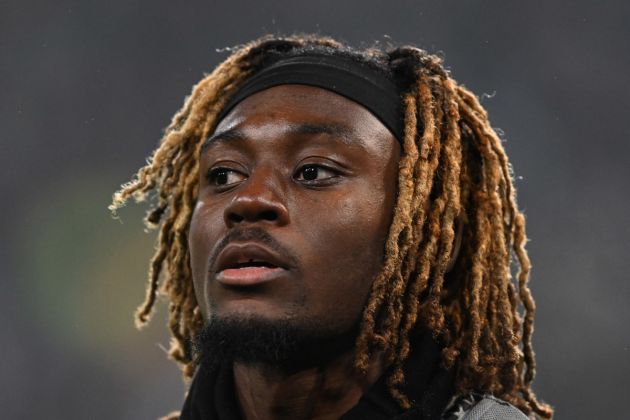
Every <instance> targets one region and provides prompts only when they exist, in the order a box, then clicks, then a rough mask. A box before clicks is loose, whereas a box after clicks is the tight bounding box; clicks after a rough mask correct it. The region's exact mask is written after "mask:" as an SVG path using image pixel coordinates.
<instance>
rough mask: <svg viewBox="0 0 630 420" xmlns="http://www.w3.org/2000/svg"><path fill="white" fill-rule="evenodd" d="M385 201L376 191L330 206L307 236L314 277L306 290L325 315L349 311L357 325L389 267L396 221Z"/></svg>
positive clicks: (344, 198)
mask: <svg viewBox="0 0 630 420" xmlns="http://www.w3.org/2000/svg"><path fill="white" fill-rule="evenodd" d="M383 197H384V196H383V194H381V193H380V191H379V190H378V189H377V190H376V191H375V190H374V189H372V190H368V191H361V192H355V193H353V194H344V195H342V196H340V197H336V199H334V200H325V203H326V205H325V208H321V209H318V211H317V213H315V215H314V217H313V219H312V223H310V224H308V225H305V227H304V229H303V230H302V232H303V233H304V235H305V236H306V238H305V239H306V240H307V243H308V244H309V245H310V249H309V252H308V255H309V256H310V258H309V259H308V262H307V264H308V268H307V270H308V271H307V272H309V273H312V275H311V274H309V275H308V278H307V279H306V280H307V281H306V285H305V286H306V287H307V288H308V289H309V291H310V293H309V294H310V295H312V296H314V300H313V302H312V303H313V304H314V305H315V306H317V307H319V309H320V310H321V311H323V313H329V314H332V313H338V312H339V311H345V312H346V313H347V316H348V317H349V318H353V319H354V318H355V317H356V316H357V315H358V314H360V312H361V310H362V308H363V305H364V303H365V300H366V298H367V295H368V293H369V290H370V289H371V285H372V281H373V279H374V277H375V276H376V275H377V274H378V272H379V271H380V268H381V265H382V261H383V254H384V244H385V239H386V236H387V231H388V228H389V223H390V219H391V216H390V214H391V211H390V210H387V209H388V207H387V205H388V204H389V203H385V201H387V200H384V199H383ZM330 203H334V205H332V206H331V204H330ZM337 316H339V315H337Z"/></svg>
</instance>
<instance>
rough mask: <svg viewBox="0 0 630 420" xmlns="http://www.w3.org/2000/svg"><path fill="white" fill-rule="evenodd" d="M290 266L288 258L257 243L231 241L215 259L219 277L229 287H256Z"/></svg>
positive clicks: (280, 273)
mask: <svg viewBox="0 0 630 420" xmlns="http://www.w3.org/2000/svg"><path fill="white" fill-rule="evenodd" d="M288 269H289V264H288V263H287V261H286V259H285V258H283V257H282V255H279V254H278V253H276V252H274V251H272V250H270V249H269V248H267V247H266V246H264V245H261V244H259V243H255V242H249V243H231V244H229V245H228V246H226V247H225V248H224V249H223V251H221V253H220V254H219V256H218V258H217V260H216V270H214V271H215V272H216V273H217V274H216V280H217V281H218V282H219V283H222V284H224V285H226V286H236V287H239V286H240V287H243V286H254V285H258V284H261V283H266V282H269V281H272V280H274V279H276V278H278V277H280V276H282V275H283V274H284V273H285V272H286V271H287V270H288Z"/></svg>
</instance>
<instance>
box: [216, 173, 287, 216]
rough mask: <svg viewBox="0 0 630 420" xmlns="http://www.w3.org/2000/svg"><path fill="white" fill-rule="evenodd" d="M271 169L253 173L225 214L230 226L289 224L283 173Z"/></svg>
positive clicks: (240, 188)
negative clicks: (280, 174) (276, 173)
mask: <svg viewBox="0 0 630 420" xmlns="http://www.w3.org/2000/svg"><path fill="white" fill-rule="evenodd" d="M271 172H272V171H271V170H262V169H261V170H259V171H256V172H255V173H253V174H252V175H251V176H250V177H249V178H248V179H247V180H246V181H245V182H244V183H243V185H241V186H240V187H239V189H238V191H237V193H236V195H235V196H234V198H233V199H232V201H231V202H230V204H229V205H228V206H227V207H226V209H225V211H224V213H223V219H224V221H225V224H226V225H227V226H228V227H235V226H237V225H239V224H244V223H260V222H262V223H270V224H274V225H277V226H284V225H286V224H288V223H289V211H288V209H287V206H286V202H285V193H284V189H283V188H282V187H281V185H279V184H280V180H279V178H280V177H279V176H274V175H273V174H272V173H271Z"/></svg>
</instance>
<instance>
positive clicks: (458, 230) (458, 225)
mask: <svg viewBox="0 0 630 420" xmlns="http://www.w3.org/2000/svg"><path fill="white" fill-rule="evenodd" d="M454 229H455V238H454V239H453V251H452V252H451V259H450V260H449V262H448V266H447V267H446V272H447V273H448V272H450V271H451V270H452V269H453V267H454V266H455V262H457V257H458V256H459V250H460V248H461V247H462V236H463V233H464V224H463V223H462V218H461V215H460V216H457V218H456V219H455V226H454Z"/></svg>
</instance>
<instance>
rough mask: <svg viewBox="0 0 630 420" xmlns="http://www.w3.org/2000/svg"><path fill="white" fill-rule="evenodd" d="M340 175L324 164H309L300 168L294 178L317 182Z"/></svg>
mask: <svg viewBox="0 0 630 420" xmlns="http://www.w3.org/2000/svg"><path fill="white" fill-rule="evenodd" d="M338 175H339V173H338V172H336V171H334V170H333V169H330V168H327V167H325V166H322V165H315V164H309V165H304V166H302V167H301V168H299V169H298V170H297V172H296V173H295V176H294V178H295V179H296V180H297V181H302V182H305V183H313V184H316V183H318V182H321V181H326V180H330V179H332V178H336V177H337V176H338Z"/></svg>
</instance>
